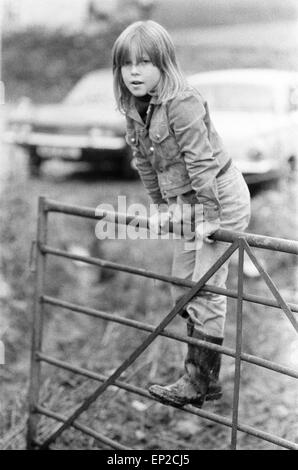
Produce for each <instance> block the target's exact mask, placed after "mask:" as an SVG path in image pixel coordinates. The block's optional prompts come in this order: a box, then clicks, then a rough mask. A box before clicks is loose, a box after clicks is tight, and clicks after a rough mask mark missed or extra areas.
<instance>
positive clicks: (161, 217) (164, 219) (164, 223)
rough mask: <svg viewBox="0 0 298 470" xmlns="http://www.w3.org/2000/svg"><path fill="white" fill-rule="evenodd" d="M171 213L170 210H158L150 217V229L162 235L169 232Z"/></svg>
mask: <svg viewBox="0 0 298 470" xmlns="http://www.w3.org/2000/svg"><path fill="white" fill-rule="evenodd" d="M171 217H172V216H171V213H170V212H169V211H158V212H156V213H155V214H153V215H152V216H151V217H149V228H150V231H152V232H154V233H156V234H158V235H162V234H165V233H168V232H169V222H170V221H171Z"/></svg>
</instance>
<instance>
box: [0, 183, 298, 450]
mask: <svg viewBox="0 0 298 470" xmlns="http://www.w3.org/2000/svg"><path fill="white" fill-rule="evenodd" d="M296 187H297V184H295V183H292V184H289V185H287V186H286V187H284V188H283V189H282V190H281V189H280V188H275V189H271V190H268V191H266V192H261V193H259V194H257V195H256V196H255V197H254V198H253V218H252V222H251V225H250V227H249V231H253V232H256V233H262V234H267V235H274V236H277V237H287V238H296V237H297V226H296V217H295V215H296V208H295V207H293V201H295V200H297V194H295V193H296ZM39 194H44V195H46V196H48V197H51V198H54V199H57V200H59V201H61V202H66V203H70V202H71V203H72V204H79V205H86V206H90V207H96V206H97V205H98V204H99V203H100V202H103V201H105V202H109V203H111V204H113V205H115V206H116V203H117V195H118V194H123V195H126V196H127V197H128V201H129V203H133V202H143V203H144V204H146V203H147V202H148V201H147V198H146V196H145V194H144V191H143V188H142V187H141V184H140V182H139V181H134V182H125V181H119V180H117V179H115V180H114V181H113V180H110V181H104V180H103V179H100V178H97V179H91V180H88V181H86V180H84V178H83V177H82V176H80V177H76V176H74V175H72V177H71V178H67V177H65V178H64V180H63V181H62V179H55V178H54V177H52V176H47V175H45V176H44V178H43V179H42V180H26V179H24V178H23V177H22V178H21V179H19V180H18V181H17V182H16V181H15V179H14V180H13V181H11V183H10V184H9V186H8V188H7V190H6V193H5V195H6V197H5V203H4V202H3V200H2V203H1V220H2V221H3V224H2V229H1V248H2V256H1V270H2V273H3V278H4V279H5V282H6V283H7V285H8V286H9V290H8V292H7V295H6V296H4V297H2V298H1V299H0V302H1V311H2V312H3V318H5V319H6V321H7V325H8V328H7V330H6V332H5V335H4V337H3V341H4V343H5V349H6V364H5V365H4V366H1V369H0V371H1V372H0V373H1V380H2V383H4V384H5V385H4V387H3V400H2V410H1V421H2V423H1V424H2V426H1V429H2V435H1V439H2V444H1V446H2V448H3V449H21V448H24V446H25V428H26V418H27V406H28V405H27V390H28V376H29V351H30V336H31V324H32V296H33V277H32V276H33V274H32V273H31V272H30V270H29V260H30V243H31V240H32V239H33V238H34V236H35V229H36V215H37V213H36V211H37V196H38V195H39ZM94 228H95V225H94V222H93V221H89V220H87V219H77V218H75V217H70V216H68V217H65V216H62V215H55V216H54V217H52V216H51V217H50V232H49V242H50V244H51V245H54V246H56V247H58V248H63V249H69V247H70V246H74V245H79V246H80V247H81V248H83V249H85V250H88V251H89V252H90V253H91V254H92V255H94V256H101V257H103V258H106V259H109V260H112V261H117V262H120V263H123V264H129V265H134V266H138V267H141V268H144V269H149V270H152V271H157V270H159V269H158V268H157V267H158V266H162V267H163V270H162V272H163V273H165V274H168V273H169V272H170V264H171V247H170V246H169V243H167V242H163V241H159V240H157V241H154V240H152V241H150V242H148V241H146V243H145V244H144V241H142V240H137V241H134V242H132V241H119V240H118V241H105V242H103V243H102V244H100V245H99V243H98V241H97V240H96V238H95V234H94ZM258 258H259V260H260V261H261V262H262V264H263V265H264V266H265V267H266V268H267V269H268V271H269V273H270V274H271V275H272V277H273V279H274V281H275V282H276V284H277V285H278V287H279V288H280V289H281V292H282V294H283V295H284V297H285V298H286V299H287V300H289V301H292V302H296V303H297V301H298V299H297V292H296V285H297V264H296V260H295V257H294V256H291V255H283V254H280V253H274V255H272V253H270V252H266V251H265V250H258ZM47 272H48V275H47V278H46V286H45V290H46V292H47V293H48V294H49V295H53V296H57V297H59V298H62V299H64V300H69V301H71V302H74V303H79V304H84V305H87V306H89V307H93V308H97V309H99V310H106V311H108V312H111V313H114V314H119V315H122V316H125V317H127V318H132V319H135V320H139V321H143V322H146V323H149V324H152V325H156V324H157V323H158V322H159V321H160V320H161V318H162V317H163V316H164V315H165V314H166V313H167V311H169V309H170V306H171V303H170V296H169V288H168V286H167V285H165V284H163V283H161V282H154V281H152V280H150V279H145V278H138V277H136V276H133V275H130V274H125V273H111V272H110V271H107V270H99V269H98V268H85V267H82V266H81V265H77V264H74V263H73V262H71V261H62V260H61V259H59V258H54V257H53V258H51V259H49V263H48V268H47ZM236 284H237V276H236V267H235V266H234V265H232V266H231V271H230V276H229V287H231V288H236ZM245 291H246V292H250V293H253V294H256V295H263V296H266V297H267V296H268V297H270V296H271V295H270V293H268V290H267V287H266V286H265V284H264V282H262V281H261V280H260V279H259V278H256V279H255V278H250V279H248V278H247V279H246V280H245ZM235 308H236V306H235V301H234V300H229V314H228V319H227V324H226V339H225V345H226V346H229V347H234V344H235ZM172 328H173V329H174V331H176V332H178V333H181V332H182V331H184V328H185V326H184V323H183V320H182V319H181V318H178V319H176V320H175V322H174V324H173V326H172ZM44 336H45V337H44V350H45V352H46V353H47V354H50V355H53V356H55V357H56V358H59V359H61V360H64V361H68V362H71V363H73V364H77V365H79V366H81V367H86V368H88V369H90V370H94V371H96V372H98V373H101V374H105V375H108V374H110V373H111V372H112V371H113V370H114V369H115V368H116V367H117V366H118V365H119V364H120V363H121V361H123V359H124V358H125V357H127V356H128V355H129V354H130V352H131V351H132V350H133V349H134V348H135V347H137V345H139V344H140V342H141V341H142V339H144V338H145V336H146V333H144V332H140V331H137V334H136V331H135V330H133V329H131V328H128V327H125V326H121V325H118V324H114V323H110V322H107V321H102V320H99V321H96V320H95V319H92V318H90V317H87V316H80V315H78V314H76V313H71V312H69V311H66V310H62V309H56V308H55V309H54V308H52V307H47V308H46V313H45V335H44ZM243 339H244V345H243V349H244V351H245V352H247V353H249V354H254V355H260V356H261V357H263V358H265V359H269V360H274V361H276V362H278V363H281V364H284V365H286V366H289V367H295V366H297V349H296V346H295V344H296V343H295V341H296V335H295V332H294V330H293V327H292V325H291V324H290V323H289V321H288V320H287V319H286V318H285V316H284V315H283V314H282V313H281V312H280V311H278V310H277V309H273V308H270V307H265V308H264V307H262V306H256V305H254V304H251V303H248V302H245V307H244V333H243ZM184 354H185V345H183V344H182V343H177V342H174V341H172V340H168V339H161V338H159V339H158V340H157V341H156V342H155V343H154V344H153V345H152V346H151V347H150V348H149V349H148V351H146V352H145V353H144V354H143V355H142V356H141V357H140V358H139V359H138V360H137V361H136V363H135V364H133V365H132V366H131V367H130V368H129V369H128V370H127V372H126V373H125V374H124V375H123V377H121V379H122V380H126V381H128V382H129V383H132V384H134V385H137V386H140V387H144V388H147V387H148V385H149V384H150V383H153V382H159V383H170V382H171V381H174V380H175V379H177V378H178V377H179V375H180V374H181V372H182V368H183V359H184ZM295 362H296V363H295ZM233 378H234V362H233V360H232V359H231V358H229V357H224V358H223V367H222V373H221V379H222V382H223V386H224V397H223V399H222V400H221V402H220V403H218V404H211V405H210V404H208V405H206V408H205V409H206V410H209V411H214V412H217V413H219V414H220V415H222V416H225V417H231V413H232V396H233ZM296 382H297V381H296ZM296 382H295V380H294V379H291V378H288V377H286V376H283V375H279V374H277V373H275V372H271V371H268V370H265V369H263V368H260V367H255V366H252V365H249V364H243V366H242V380H241V400H240V410H239V413H240V414H239V419H240V421H241V422H243V423H246V424H249V425H252V426H256V427H259V428H261V429H262V430H264V431H268V432H271V433H276V434H277V435H278V436H280V437H283V438H285V439H289V440H297V439H298V428H297V409H298V407H297V396H298V393H297V391H298V389H297V384H296ZM96 386H97V383H96V382H95V381H93V380H91V379H86V378H82V377H76V376H74V375H73V374H72V373H70V372H66V371H58V370H56V369H54V368H53V367H52V366H44V367H43V386H42V390H41V403H42V404H43V406H47V407H49V408H51V409H53V410H54V411H56V412H59V413H61V414H64V415H69V414H70V413H71V410H73V409H74V408H75V407H76V406H78V405H79V403H80V402H81V401H82V399H83V397H84V396H85V395H86V394H90V393H91V392H92V391H93V390H94V389H95V388H96ZM82 422H83V423H85V424H88V426H90V427H91V428H94V429H95V430H97V431H98V432H101V433H103V434H106V435H107V436H108V437H110V438H112V439H115V440H116V441H118V442H119V443H121V444H123V445H125V446H127V447H129V448H135V449H227V448H229V443H230V430H229V429H228V428H226V427H224V426H222V425H219V424H215V423H212V422H209V421H207V420H204V419H202V418H199V417H196V416H193V415H187V414H185V413H183V411H180V410H177V409H174V408H170V407H166V406H163V405H161V404H159V403H156V402H152V401H151V400H149V399H147V398H144V397H139V396H137V395H133V394H129V393H128V392H127V391H125V390H119V389H114V388H110V389H108V390H107V391H106V392H105V394H104V395H103V396H102V398H101V399H100V400H98V402H96V403H95V404H93V405H92V406H91V408H90V409H89V410H88V411H87V412H86V413H85V414H84V415H83V416H82ZM55 426H56V424H55V422H54V421H53V420H51V419H48V418H42V419H41V422H40V427H39V434H40V436H43V435H44V434H45V432H48V431H49V430H50V429H51V428H52V427H55ZM55 447H57V448H60V449H69V448H72V449H73V448H77V449H80V448H81V449H103V448H108V446H106V445H104V444H102V443H100V442H99V441H97V440H96V439H94V438H91V437H86V436H84V435H83V434H82V433H80V432H79V431H75V430H68V431H66V432H65V433H63V436H62V437H61V438H59V439H58V440H57V443H56V444H55ZM239 448H241V449H272V448H273V449H275V448H276V446H275V445H273V444H270V443H266V442H264V441H261V440H258V439H256V438H253V437H250V436H248V435H246V434H244V433H239Z"/></svg>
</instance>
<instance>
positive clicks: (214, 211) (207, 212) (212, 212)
mask: <svg viewBox="0 0 298 470" xmlns="http://www.w3.org/2000/svg"><path fill="white" fill-rule="evenodd" d="M203 213H204V220H216V219H219V218H220V210H219V208H218V207H216V206H214V207H208V206H205V205H204V206H203Z"/></svg>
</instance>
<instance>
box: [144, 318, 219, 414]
mask: <svg viewBox="0 0 298 470" xmlns="http://www.w3.org/2000/svg"><path fill="white" fill-rule="evenodd" d="M187 329H188V335H189V336H190V337H193V338H195V339H199V340H203V341H208V342H210V343H214V344H218V345H222V342H223V338H216V337H213V336H210V335H206V334H204V333H202V332H200V331H199V330H195V329H194V327H193V323H192V322H188V324H187ZM220 356H221V355H220V353H219V352H217V351H213V350H211V349H207V348H204V347H203V346H194V345H192V344H189V345H188V353H187V356H186V359H185V371H186V373H185V374H184V375H183V376H182V377H181V378H180V379H179V380H178V381H177V382H175V383H174V384H172V385H168V386H165V387H162V386H160V385H152V386H151V387H149V392H150V393H151V395H152V396H154V398H157V399H158V400H160V401H161V402H163V403H166V404H171V405H174V406H184V405H187V404H192V405H194V406H197V407H199V408H201V407H202V405H203V403H204V401H205V399H206V400H207V399H208V400H215V399H218V398H220V397H221V387H220V384H219V383H218V376H219V371H220ZM207 397H208V398H207Z"/></svg>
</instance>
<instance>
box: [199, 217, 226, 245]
mask: <svg viewBox="0 0 298 470" xmlns="http://www.w3.org/2000/svg"><path fill="white" fill-rule="evenodd" d="M219 227H220V220H219V219H214V220H204V221H203V222H202V223H200V224H198V225H197V226H196V237H197V239H199V240H203V241H204V242H206V243H210V244H211V243H214V242H215V240H212V239H211V238H209V237H210V235H212V234H213V233H214V232H216V230H218V229H219Z"/></svg>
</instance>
